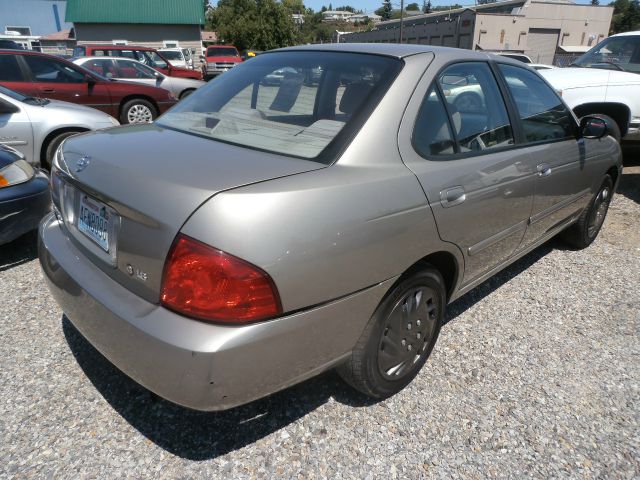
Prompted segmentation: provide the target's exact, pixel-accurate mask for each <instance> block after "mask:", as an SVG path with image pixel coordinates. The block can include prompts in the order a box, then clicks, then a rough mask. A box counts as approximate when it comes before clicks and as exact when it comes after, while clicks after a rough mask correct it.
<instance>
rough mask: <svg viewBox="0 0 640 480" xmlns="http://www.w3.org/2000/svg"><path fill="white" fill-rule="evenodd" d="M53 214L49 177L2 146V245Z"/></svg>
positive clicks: (0, 216)
mask: <svg viewBox="0 0 640 480" xmlns="http://www.w3.org/2000/svg"><path fill="white" fill-rule="evenodd" d="M0 134H1V132H0ZM50 211H51V195H50V194H49V177H48V176H47V175H46V173H45V172H43V171H41V170H36V169H34V168H33V167H32V166H31V165H30V164H29V163H28V162H27V161H26V160H25V159H24V157H23V155H22V154H21V153H20V152H18V151H17V150H14V149H12V148H11V147H8V146H6V145H3V144H1V143H0V245H4V244H5V243H9V242H11V241H13V240H15V239H16V238H18V237H20V236H22V235H24V234H25V233H28V232H30V231H32V230H35V229H37V228H38V224H39V223H40V220H42V217H44V216H45V215H46V214H47V213H49V212H50Z"/></svg>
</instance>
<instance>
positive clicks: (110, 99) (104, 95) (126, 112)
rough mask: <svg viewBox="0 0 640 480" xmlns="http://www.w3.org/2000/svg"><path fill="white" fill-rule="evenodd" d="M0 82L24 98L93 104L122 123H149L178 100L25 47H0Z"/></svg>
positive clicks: (143, 86) (172, 95)
mask: <svg viewBox="0 0 640 480" xmlns="http://www.w3.org/2000/svg"><path fill="white" fill-rule="evenodd" d="M0 85H4V86H5V87H7V88H10V89H12V90H15V91H17V92H20V93H22V94H23V95H25V96H27V97H43V98H51V99H55V100H62V101H67V102H71V103H79V104H81V105H86V106H89V107H94V108H97V109H98V110H102V111H103V112H105V113H108V114H109V115H113V116H114V117H117V118H118V119H119V120H120V122H121V123H141V122H142V123H144V122H151V121H153V120H154V119H155V118H156V117H157V116H158V114H160V113H162V112H164V111H165V110H167V109H168V108H169V107H171V106H173V105H175V103H176V102H177V100H178V99H177V97H176V96H175V95H174V94H173V93H171V92H169V91H167V90H165V89H163V88H157V87H150V86H147V85H139V84H135V83H131V82H118V81H114V80H110V79H108V78H106V77H102V76H99V75H97V74H96V73H93V72H90V71H89V70H86V69H84V68H82V67H80V66H78V65H75V64H73V63H71V62H69V61H67V60H64V59H62V58H57V57H54V56H51V55H46V54H43V53H37V52H33V51H27V50H22V51H18V50H0Z"/></svg>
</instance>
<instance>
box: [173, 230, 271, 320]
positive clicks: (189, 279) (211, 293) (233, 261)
mask: <svg viewBox="0 0 640 480" xmlns="http://www.w3.org/2000/svg"><path fill="white" fill-rule="evenodd" d="M160 301H161V302H162V305H163V306H165V307H167V308H169V309H171V310H174V311H176V312H178V313H181V314H183V315H186V316H189V317H194V318H198V319H201V320H209V321H213V322H224V323H246V322H254V321H257V320H264V319H267V318H271V317H274V316H276V315H278V314H280V313H282V307H281V306H280V297H279V296H278V291H277V289H276V286H275V285H274V283H273V281H272V280H271V277H269V275H268V274H267V273H266V272H264V271H262V270H260V269H259V268H258V267H256V266H254V265H251V264H250V263H247V262H245V261H243V260H240V259H239V258H236V257H234V256H232V255H229V254H228V253H225V252H222V251H220V250H218V249H216V248H213V247H210V246H209V245H205V244H204V243H201V242H199V241H197V240H194V239H193V238H191V237H188V236H186V235H182V234H179V235H178V237H177V238H176V241H175V242H174V244H173V247H172V248H171V251H170V252H169V256H168V257H167V263H166V265H165V267H164V274H163V276H162V289H161V294H160Z"/></svg>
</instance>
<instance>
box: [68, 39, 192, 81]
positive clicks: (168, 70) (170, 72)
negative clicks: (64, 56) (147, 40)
mask: <svg viewBox="0 0 640 480" xmlns="http://www.w3.org/2000/svg"><path fill="white" fill-rule="evenodd" d="M73 56H74V57H75V58H77V57H125V58H131V59H133V60H138V61H139V62H142V63H144V64H145V65H149V66H150V67H151V68H155V69H156V70H158V71H159V72H160V73H163V74H164V75H167V76H169V77H182V78H193V79H195V80H202V74H201V73H200V72H199V71H197V70H190V69H188V68H184V67H177V66H174V65H171V62H169V60H168V59H167V58H166V57H165V56H164V55H163V54H162V53H160V52H159V51H158V50H156V49H155V48H150V47H141V46H137V45H78V46H77V47H75V48H74V49H73Z"/></svg>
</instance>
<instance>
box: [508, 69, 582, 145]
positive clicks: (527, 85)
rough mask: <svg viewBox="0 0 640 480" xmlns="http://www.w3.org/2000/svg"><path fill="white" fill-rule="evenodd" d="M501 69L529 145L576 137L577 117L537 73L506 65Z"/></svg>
mask: <svg viewBox="0 0 640 480" xmlns="http://www.w3.org/2000/svg"><path fill="white" fill-rule="evenodd" d="M499 68H500V71H501V72H502V74H503V75H504V77H505V80H506V81H507V86H508V87H509V90H510V91H511V95H512V96H513V99H514V101H515V103H516V107H517V109H518V113H519V115H520V119H521V120H522V126H523V129H524V136H525V139H526V141H527V142H541V141H549V140H561V139H564V138H570V137H575V134H576V128H577V125H576V122H575V120H574V118H573V115H572V114H571V112H570V111H569V110H568V109H567V107H565V106H564V104H563V103H562V101H560V98H559V97H558V95H556V93H555V92H554V91H553V90H552V89H551V88H550V87H549V86H548V85H547V84H546V83H545V82H544V81H543V80H542V79H541V78H540V77H539V76H538V75H537V74H536V73H534V72H531V71H529V70H526V69H524V68H520V67H514V66H512V65H505V64H500V65H499Z"/></svg>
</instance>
